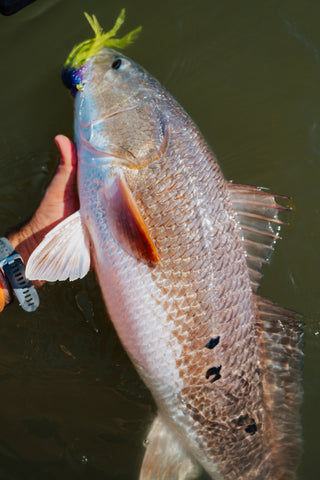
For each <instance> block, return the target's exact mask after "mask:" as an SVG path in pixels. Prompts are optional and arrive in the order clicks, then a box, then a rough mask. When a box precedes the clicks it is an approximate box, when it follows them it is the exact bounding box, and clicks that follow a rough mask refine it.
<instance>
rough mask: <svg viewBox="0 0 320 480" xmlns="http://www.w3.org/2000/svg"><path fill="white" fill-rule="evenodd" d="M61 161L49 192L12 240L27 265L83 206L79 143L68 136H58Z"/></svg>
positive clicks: (9, 237)
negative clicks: (51, 233)
mask: <svg viewBox="0 0 320 480" xmlns="http://www.w3.org/2000/svg"><path fill="white" fill-rule="evenodd" d="M55 143H56V145H57V147H58V149H59V150H60V162H59V165H58V167H57V170H56V173H55V175H54V177H53V179H52V180H51V183H50V184H49V186H48V188H47V190H46V192H45V195H44V197H43V199H42V201H41V203H40V205H39V207H38V208H37V210H36V212H35V213H34V215H33V216H32V218H31V220H30V221H29V222H28V223H27V224H26V225H24V226H23V227H22V228H21V229H20V230H19V231H17V232H14V233H10V234H9V235H8V240H9V241H10V242H11V244H12V246H13V247H14V248H15V249H16V250H17V252H18V253H19V254H20V255H21V257H22V258H23V261H24V263H25V264H26V263H27V261H28V259H29V256H30V255H31V253H32V252H33V250H34V249H35V248H36V247H37V246H38V244H39V243H40V242H41V240H42V239H43V237H44V236H45V235H46V234H47V233H48V232H49V231H50V230H51V229H52V228H53V227H54V226H55V225H57V223H59V222H60V221H61V220H63V219H64V218H66V217H68V216H69V215H71V214H72V213H74V212H75V211H76V210H78V208H79V200H78V197H77V194H76V171H77V155H76V150H75V146H74V145H73V143H72V142H71V140H69V139H68V138H67V137H65V136H64V135H57V136H56V137H55Z"/></svg>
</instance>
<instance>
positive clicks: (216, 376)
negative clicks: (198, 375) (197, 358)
mask: <svg viewBox="0 0 320 480" xmlns="http://www.w3.org/2000/svg"><path fill="white" fill-rule="evenodd" d="M220 370H221V365H219V367H212V368H209V370H208V371H207V373H206V378H209V377H211V375H214V377H213V378H212V379H211V380H210V382H211V383H213V382H215V381H216V380H219V378H221V375H220Z"/></svg>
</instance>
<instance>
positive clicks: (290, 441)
mask: <svg viewBox="0 0 320 480" xmlns="http://www.w3.org/2000/svg"><path fill="white" fill-rule="evenodd" d="M256 300H257V305H258V310H259V314H258V318H257V319H256V328H257V334H258V343H259V349H260V362H261V372H262V386H263V400H264V404H265V410H266V432H267V436H268V439H269V444H270V448H271V456H272V459H273V463H274V465H275V468H276V471H277V474H278V475H277V477H276V478H279V479H280V478H281V479H285V478H286V479H293V478H295V475H294V473H295V470H296V468H297V466H298V464H299V459H300V454H301V427H300V422H299V409H300V405H301V402H302V388H301V383H302V358H303V352H302V336H303V332H302V329H301V325H302V321H301V316H300V315H298V314H297V313H296V312H293V311H292V310H288V309H285V308H280V307H278V306H277V305H275V304H274V303H272V302H270V301H269V300H266V299H264V298H261V297H258V296H257V297H256Z"/></svg>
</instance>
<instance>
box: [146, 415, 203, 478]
mask: <svg viewBox="0 0 320 480" xmlns="http://www.w3.org/2000/svg"><path fill="white" fill-rule="evenodd" d="M146 445H147V446H146V453H145V455H144V459H143V463H142V467H141V471H140V477H139V480H192V479H195V478H197V477H198V475H199V472H200V467H199V465H198V464H196V462H195V461H193V460H192V459H191V458H190V457H189V456H188V454H187V453H186V451H185V449H184V447H183V446H182V445H181V443H180V442H179V440H178V439H176V438H175V437H174V435H173V434H172V433H171V432H170V430H169V429H168V427H167V426H166V425H165V423H164V422H163V421H162V419H161V418H160V417H159V416H158V417H157V418H156V419H155V420H154V422H153V424H152V427H151V429H150V432H149V434H148V438H147V441H146Z"/></svg>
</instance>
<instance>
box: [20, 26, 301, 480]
mask: <svg viewBox="0 0 320 480" xmlns="http://www.w3.org/2000/svg"><path fill="white" fill-rule="evenodd" d="M93 19H94V21H95V17H93ZM91 20H92V19H91ZM92 23H93V20H92ZM96 33H97V32H96ZM100 35H101V31H100ZM96 50H97V51H96ZM96 50H95V51H94V53H92V52H91V54H90V55H89V56H88V57H86V58H85V61H84V62H83V64H82V65H80V66H79V65H71V67H70V68H67V70H66V71H65V83H68V85H69V87H70V88H71V89H72V90H73V93H74V95H75V141H76V146H77V153H78V161H79V164H78V190H79V197H80V205H81V206H80V210H79V212H76V213H75V214H73V215H72V216H71V217H69V218H67V219H66V220H64V221H63V222H62V223H60V224H59V225H58V226H56V227H55V228H54V229H53V230H52V231H51V232H50V233H49V234H48V235H47V236H46V238H45V239H44V241H43V242H42V243H41V244H40V245H39V247H38V248H37V249H36V250H35V252H34V253H33V255H32V256H31V258H30V260H29V263H28V266H27V276H28V277H29V278H30V279H40V280H48V281H55V280H65V279H68V278H69V279H70V280H74V279H76V278H82V277H83V276H84V275H85V274H86V273H87V272H88V270H89V268H90V264H92V265H93V267H94V270H95V272H96V276H97V279H98V282H99V284H100V287H101V290H102V294H103V298H104V300H105V304H106V306H107V309H108V312H109V314H110V317H111V319H112V322H113V323H114V326H115V328H116V331H117V333H118V335H119V337H120V339H121V341H122V344H123V346H124V348H125V349H126V351H127V352H128V354H129V356H130V358H131V359H132V362H133V363H134V365H135V367H136V369H137V371H138V372H139V374H140V375H141V378H142V379H143V381H144V382H145V384H146V385H147V386H148V388H149V389H150V391H151V392H152V395H153V398H154V400H155V402H156V404H157V406H158V411H159V415H158V417H157V419H156V420H155V422H154V424H153V426H152V428H151V430H150V433H149V435H148V440H147V442H146V443H147V447H146V452H145V458H144V461H143V465H142V469H141V474H140V479H142V480H145V479H153V480H160V479H172V480H174V479H187V478H196V476H197V475H198V466H199V465H201V466H202V467H203V468H204V469H205V471H206V472H207V473H208V474H209V475H210V476H211V477H212V478H213V479H216V480H235V479H237V480H254V479H255V480H257V479H259V480H262V479H263V480H289V479H293V478H295V471H296V468H297V465H298V462H299V456H300V443H301V440H300V437H301V434H300V422H299V407H300V404H301V398H302V392H301V359H302V347H301V343H302V330H301V326H300V319H299V317H298V316H297V315H296V314H295V313H294V312H292V311H290V310H287V309H283V308H280V307H278V306H276V305H275V304H273V303H272V302H270V301H269V300H266V299H264V298H261V297H259V296H258V295H257V289H258V287H259V281H260V278H261V266H262V264H263V263H266V262H267V261H268V259H269V257H270V253H271V252H272V249H273V246H274V243H275V241H276V239H277V238H278V227H279V225H280V224H281V220H280V218H279V217H280V212H281V210H282V209H283V207H282V206H281V205H279V204H278V201H277V197H275V196H273V195H271V194H269V193H266V192H265V191H263V190H261V189H259V188H256V187H251V186H245V185H237V184H234V183H230V182H228V181H226V180H225V178H224V177H223V175H222V173H221V170H220V168H219V166H218V163H217V160H216V158H215V156H214V154H213V152H212V150H211V149H210V147H209V146H208V145H207V143H206V142H205V140H204V139H203V137H202V135H201V133H200V132H199V130H198V128H197V127H196V125H195V124H194V123H193V121H192V120H191V118H190V117H189V116H188V115H187V113H186V112H185V111H184V110H183V108H182V107H181V106H180V105H179V104H178V103H177V102H176V101H175V100H174V99H173V98H172V96H171V95H170V94H169V93H168V92H167V91H166V90H165V89H164V88H163V87H162V86H161V85H160V84H159V83H158V82H157V80H155V79H154V78H153V77H152V76H151V75H150V74H149V73H147V72H146V71H145V70H144V69H143V68H142V67H140V66H139V65H137V64H136V63H135V62H133V61H132V60H130V59H129V58H127V57H125V56H124V55H123V54H122V53H119V52H117V51H115V50H113V49H112V48H108V47H105V46H103V45H99V48H97V49H96Z"/></svg>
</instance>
